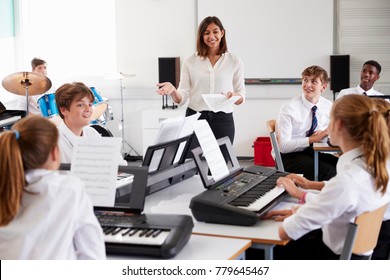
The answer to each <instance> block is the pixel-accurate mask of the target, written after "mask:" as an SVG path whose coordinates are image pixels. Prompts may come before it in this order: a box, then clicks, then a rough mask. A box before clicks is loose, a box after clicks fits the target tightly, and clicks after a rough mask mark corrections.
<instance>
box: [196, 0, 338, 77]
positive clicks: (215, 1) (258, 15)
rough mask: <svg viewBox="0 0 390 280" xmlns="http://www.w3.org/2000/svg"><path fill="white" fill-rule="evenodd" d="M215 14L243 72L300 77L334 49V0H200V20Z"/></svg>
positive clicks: (325, 62) (324, 60)
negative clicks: (308, 67)
mask: <svg viewBox="0 0 390 280" xmlns="http://www.w3.org/2000/svg"><path fill="white" fill-rule="evenodd" d="M206 16H217V17H218V18H219V19H220V20H221V21H222V24H223V25H224V27H225V29H226V39H227V44H228V48H229V51H230V52H232V53H235V54H236V55H238V56H239V57H241V59H242V60H243V62H244V71H245V78H300V77H301V73H302V70H303V69H304V68H306V67H307V66H310V65H314V64H317V65H320V66H322V67H324V68H325V69H326V70H328V71H329V60H330V59H329V56H330V55H331V54H332V53H333V1H331V0H325V1H324V0H228V1H226V0H212V1H210V0H198V24H199V23H200V22H201V21H202V20H203V19H204V18H205V17H206Z"/></svg>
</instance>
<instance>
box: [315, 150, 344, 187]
mask: <svg viewBox="0 0 390 280" xmlns="http://www.w3.org/2000/svg"><path fill="white" fill-rule="evenodd" d="M313 150H314V181H318V153H319V152H335V153H337V152H341V150H340V147H332V146H329V144H328V143H323V142H318V143H313Z"/></svg>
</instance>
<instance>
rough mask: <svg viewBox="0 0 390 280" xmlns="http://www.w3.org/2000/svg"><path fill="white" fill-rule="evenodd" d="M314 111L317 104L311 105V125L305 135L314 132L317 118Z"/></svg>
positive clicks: (308, 135)
mask: <svg viewBox="0 0 390 280" xmlns="http://www.w3.org/2000/svg"><path fill="white" fill-rule="evenodd" d="M316 111H317V106H313V107H311V126H310V129H309V131H308V132H307V133H306V137H310V136H312V134H313V133H314V131H315V130H316V128H317V125H318V120H317V116H316Z"/></svg>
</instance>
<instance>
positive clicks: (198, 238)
mask: <svg viewBox="0 0 390 280" xmlns="http://www.w3.org/2000/svg"><path fill="white" fill-rule="evenodd" d="M251 244H252V242H251V241H250V240H245V239H234V238H223V237H215V236H202V235H195V234H192V235H191V238H190V240H188V243H187V244H186V245H185V246H184V247H183V249H182V250H181V251H180V252H179V253H178V254H177V255H176V256H175V257H173V258H171V259H169V260H235V259H245V251H246V249H248V248H249V247H250V246H251ZM216 248H218V249H216ZM107 259H109V260H152V259H154V258H151V257H146V256H124V255H108V256H107Z"/></svg>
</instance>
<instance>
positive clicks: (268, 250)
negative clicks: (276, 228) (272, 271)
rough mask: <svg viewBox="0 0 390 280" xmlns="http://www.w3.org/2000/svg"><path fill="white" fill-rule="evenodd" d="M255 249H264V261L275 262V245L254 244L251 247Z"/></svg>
mask: <svg viewBox="0 0 390 280" xmlns="http://www.w3.org/2000/svg"><path fill="white" fill-rule="evenodd" d="M251 247H252V248H254V249H262V250H264V259H265V260H273V259H274V251H273V249H274V247H275V245H273V244H259V243H256V244H252V246H251Z"/></svg>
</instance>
